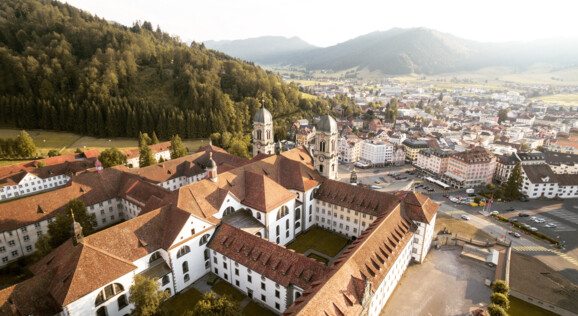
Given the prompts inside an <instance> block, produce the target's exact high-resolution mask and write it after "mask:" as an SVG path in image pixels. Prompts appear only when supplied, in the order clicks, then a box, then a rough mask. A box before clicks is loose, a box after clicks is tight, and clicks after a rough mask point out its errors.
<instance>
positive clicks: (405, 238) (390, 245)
mask: <svg viewBox="0 0 578 316" xmlns="http://www.w3.org/2000/svg"><path fill="white" fill-rule="evenodd" d="M414 231H415V226H414V225H412V224H411V221H410V220H409V218H407V217H406V216H404V215H403V212H402V210H401V208H400V207H396V208H395V209H393V210H392V211H390V212H388V213H387V214H386V215H383V216H380V217H378V219H376V221H375V222H373V223H372V224H371V225H370V226H369V227H368V228H367V230H365V231H364V232H363V234H361V236H360V237H359V238H358V239H357V240H356V241H354V242H353V244H351V245H350V246H349V247H348V248H347V249H346V250H345V251H344V252H343V253H342V254H341V256H340V257H339V258H338V259H337V260H336V261H335V262H334V264H333V265H332V266H331V272H330V273H329V274H328V275H327V276H326V277H325V278H324V279H323V280H320V281H319V282H316V283H314V284H313V285H312V286H311V287H310V288H309V289H308V290H306V291H305V292H304V293H303V295H302V296H301V297H300V298H298V299H297V300H296V301H295V303H294V304H293V305H291V306H290V307H289V308H288V309H287V310H286V311H285V312H284V313H283V315H359V314H360V313H361V312H362V310H363V306H362V303H363V302H362V300H363V295H364V292H365V287H366V285H371V288H372V290H373V291H375V290H377V288H378V286H379V285H380V284H381V282H382V281H383V279H384V278H385V276H386V275H387V273H388V272H389V270H390V269H391V267H392V266H393V264H394V262H395V261H396V259H397V258H398V257H399V255H400V254H401V251H402V250H403V249H404V247H405V246H406V245H407V243H408V242H409V241H410V240H411V237H412V236H413V234H414ZM367 282H369V284H367Z"/></svg>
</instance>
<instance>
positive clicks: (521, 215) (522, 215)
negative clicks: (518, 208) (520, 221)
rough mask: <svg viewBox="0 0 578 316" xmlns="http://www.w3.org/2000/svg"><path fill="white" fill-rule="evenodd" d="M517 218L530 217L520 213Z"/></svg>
mask: <svg viewBox="0 0 578 316" xmlns="http://www.w3.org/2000/svg"><path fill="white" fill-rule="evenodd" d="M518 216H520V217H529V216H530V215H528V214H526V213H520V214H518Z"/></svg>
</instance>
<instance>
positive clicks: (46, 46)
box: [0, 0, 329, 140]
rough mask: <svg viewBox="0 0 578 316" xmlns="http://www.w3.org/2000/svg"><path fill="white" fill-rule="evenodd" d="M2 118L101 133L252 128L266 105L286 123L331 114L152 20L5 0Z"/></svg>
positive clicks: (185, 133)
mask: <svg viewBox="0 0 578 316" xmlns="http://www.w3.org/2000/svg"><path fill="white" fill-rule="evenodd" d="M0 19H2V20H4V21H6V23H0V72H1V73H2V76H0V122H1V123H4V124H9V125H14V126H16V127H19V128H26V129H33V128H42V129H49V130H56V131H71V132H76V133H80V134H83V135H91V136H97V137H115V136H125V137H136V136H137V135H138V133H139V131H145V132H148V133H152V132H155V133H156V135H158V137H159V138H160V139H163V140H165V139H169V138H170V137H171V136H172V135H175V134H179V135H181V137H184V138H197V137H208V136H209V135H210V134H211V133H214V132H218V133H224V132H230V133H234V132H241V131H247V130H250V129H251V123H252V116H253V114H254V113H255V111H257V109H259V107H260V106H261V103H264V106H265V107H266V108H267V109H269V110H270V111H271V113H272V114H273V117H274V118H275V124H276V125H277V126H285V127H286V128H287V127H288V126H289V124H291V123H292V122H293V121H294V120H296V119H298V118H302V117H309V118H310V117H311V116H312V115H320V114H325V113H327V111H328V110H329V103H328V101H327V100H323V99H307V98H303V97H302V96H301V92H300V91H299V89H298V87H297V86H296V85H294V84H291V85H290V84H286V83H284V82H283V81H282V80H281V78H280V77H279V76H278V75H276V74H273V73H271V72H267V71H265V70H263V69H262V68H260V67H257V66H255V65H253V64H251V63H247V62H244V61H241V60H238V59H234V58H231V57H229V56H227V55H225V54H222V53H220V52H216V51H212V50H209V49H206V48H205V47H204V45H202V44H198V43H194V42H193V43H192V44H191V45H189V46H188V45H186V44H185V43H183V42H181V41H180V39H178V38H175V37H171V36H169V35H168V34H167V33H166V32H163V31H162V30H161V29H160V27H157V28H156V29H153V27H152V24H151V23H150V22H142V23H141V22H136V23H134V24H133V25H132V27H127V26H123V25H119V24H116V23H110V22H108V21H106V20H104V19H102V18H99V17H97V16H93V15H91V14H89V13H87V12H84V11H81V10H78V9H76V8H74V7H72V6H70V5H68V4H66V3H61V2H58V1H49V0H6V1H2V2H1V3H0Z"/></svg>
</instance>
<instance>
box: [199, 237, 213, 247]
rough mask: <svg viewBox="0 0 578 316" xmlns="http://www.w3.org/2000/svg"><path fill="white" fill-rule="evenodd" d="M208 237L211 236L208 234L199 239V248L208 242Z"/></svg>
mask: <svg viewBox="0 0 578 316" xmlns="http://www.w3.org/2000/svg"><path fill="white" fill-rule="evenodd" d="M209 237H211V235H209V234H205V235H203V237H201V240H200V241H199V246H202V245H204V244H206V243H207V242H208V241H209Z"/></svg>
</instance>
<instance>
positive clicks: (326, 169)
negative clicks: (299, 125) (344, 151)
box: [312, 114, 338, 180]
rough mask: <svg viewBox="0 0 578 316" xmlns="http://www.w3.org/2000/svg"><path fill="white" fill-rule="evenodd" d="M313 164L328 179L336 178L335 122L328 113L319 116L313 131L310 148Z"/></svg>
mask: <svg viewBox="0 0 578 316" xmlns="http://www.w3.org/2000/svg"><path fill="white" fill-rule="evenodd" d="M312 154H313V158H314V166H315V169H316V170H317V171H319V173H320V174H321V175H322V176H324V177H326V178H329V179H333V180H336V179H337V158H338V157H337V122H336V121H335V119H334V118H333V117H331V116H330V115H329V114H327V115H324V116H322V117H321V119H320V120H319V122H318V123H317V131H316V133H315V148H313V150H312Z"/></svg>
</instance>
